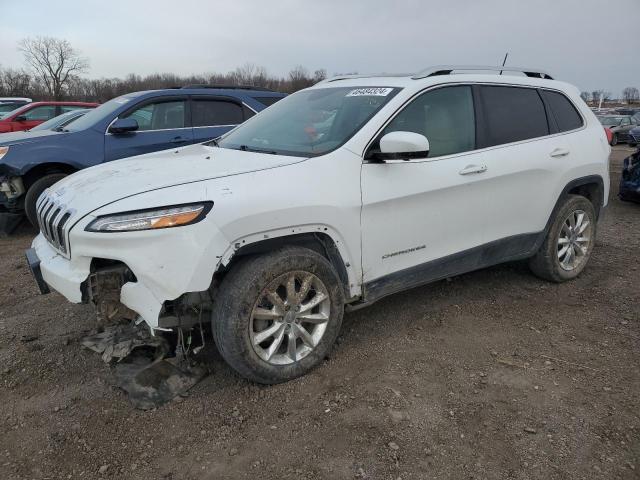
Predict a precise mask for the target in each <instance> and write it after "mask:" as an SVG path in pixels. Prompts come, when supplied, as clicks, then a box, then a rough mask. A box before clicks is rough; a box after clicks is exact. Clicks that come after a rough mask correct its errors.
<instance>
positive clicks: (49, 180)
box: [24, 173, 67, 229]
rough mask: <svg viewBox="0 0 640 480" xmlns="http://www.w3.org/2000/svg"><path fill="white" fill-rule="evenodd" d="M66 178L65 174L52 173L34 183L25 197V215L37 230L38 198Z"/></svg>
mask: <svg viewBox="0 0 640 480" xmlns="http://www.w3.org/2000/svg"><path fill="white" fill-rule="evenodd" d="M66 176H67V175H66V174H64V173H52V174H50V175H46V176H44V177H42V178H40V179H38V180H36V181H35V182H33V184H32V185H31V186H30V187H29V189H28V190H27V193H26V195H25V196H24V213H25V215H26V216H27V219H28V220H29V223H31V225H33V226H34V227H35V228H36V229H39V227H38V217H37V215H36V203H37V202H38V197H40V195H41V194H42V192H44V191H45V190H46V189H47V188H49V187H50V186H51V185H53V184H54V183H56V182H58V181H60V180H62V179H63V178H64V177H66Z"/></svg>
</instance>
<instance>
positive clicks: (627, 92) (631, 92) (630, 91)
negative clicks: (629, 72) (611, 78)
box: [622, 87, 640, 104]
mask: <svg viewBox="0 0 640 480" xmlns="http://www.w3.org/2000/svg"><path fill="white" fill-rule="evenodd" d="M622 98H623V100H624V101H625V102H627V103H628V104H632V103H636V102H637V101H638V100H640V92H639V91H638V89H637V88H636V87H627V88H625V89H624V90H623V91H622Z"/></svg>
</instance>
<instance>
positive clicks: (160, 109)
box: [105, 97, 193, 161]
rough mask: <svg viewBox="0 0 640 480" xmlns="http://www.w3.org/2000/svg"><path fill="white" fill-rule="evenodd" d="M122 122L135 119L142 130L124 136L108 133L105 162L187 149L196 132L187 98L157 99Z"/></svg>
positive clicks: (124, 116)
mask: <svg viewBox="0 0 640 480" xmlns="http://www.w3.org/2000/svg"><path fill="white" fill-rule="evenodd" d="M119 118H133V119H135V120H136V121H137V122H138V130H136V131H135V132H130V133H124V134H112V133H108V132H107V133H106V135H105V161H110V160H117V159H119V158H125V157H132V156H134V155H142V154H143V153H151V152H157V151H160V150H168V149H171V148H176V147H183V146H185V145H189V144H191V143H193V130H192V128H191V122H190V119H189V115H188V108H187V100H186V97H184V98H182V97H176V98H174V97H171V98H162V99H154V100H153V101H150V102H145V103H143V104H141V105H136V106H135V107H133V108H132V109H129V110H128V111H126V112H124V113H123V114H122V115H120V117H119Z"/></svg>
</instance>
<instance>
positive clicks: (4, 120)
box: [0, 102, 99, 138]
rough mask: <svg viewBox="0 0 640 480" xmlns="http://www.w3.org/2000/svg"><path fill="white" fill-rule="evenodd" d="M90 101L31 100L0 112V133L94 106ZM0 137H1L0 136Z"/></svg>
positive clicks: (28, 126)
mask: <svg viewBox="0 0 640 480" xmlns="http://www.w3.org/2000/svg"><path fill="white" fill-rule="evenodd" d="M98 105H99V104H97V103H90V102H31V103H25V104H24V105H20V106H19V107H17V108H15V109H13V110H11V111H9V112H5V113H2V114H0V133H8V132H22V131H25V130H30V129H32V128H33V127H36V126H38V125H40V124H41V123H43V122H46V121H47V120H51V119H52V118H54V117H57V116H58V115H61V114H63V113H66V112H70V111H73V110H78V109H88V108H95V107H97V106H98ZM0 138H2V137H0Z"/></svg>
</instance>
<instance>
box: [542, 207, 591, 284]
mask: <svg viewBox="0 0 640 480" xmlns="http://www.w3.org/2000/svg"><path fill="white" fill-rule="evenodd" d="M595 239H596V212H595V209H594V208H593V204H592V203H591V202H590V201H589V200H588V199H587V198H585V197H583V196H581V195H568V196H567V198H566V200H565V201H564V202H563V204H562V205H561V206H560V208H559V209H558V211H557V212H556V214H555V217H554V219H553V223H552V224H551V227H550V228H549V231H548V232H547V236H546V238H545V239H544V242H543V243H542V245H541V246H540V248H539V249H538V251H537V252H536V254H535V255H534V256H533V257H532V258H531V259H530V260H529V267H530V268H531V271H532V272H533V273H534V274H535V275H536V276H538V277H540V278H542V279H544V280H549V281H551V282H558V283H559V282H565V281H567V280H572V279H574V278H576V277H577V276H578V275H580V273H581V272H582V270H583V269H584V267H585V266H586V264H587V262H588V261H589V257H590V256H591V252H592V251H593V247H594V245H595Z"/></svg>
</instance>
